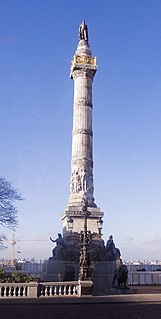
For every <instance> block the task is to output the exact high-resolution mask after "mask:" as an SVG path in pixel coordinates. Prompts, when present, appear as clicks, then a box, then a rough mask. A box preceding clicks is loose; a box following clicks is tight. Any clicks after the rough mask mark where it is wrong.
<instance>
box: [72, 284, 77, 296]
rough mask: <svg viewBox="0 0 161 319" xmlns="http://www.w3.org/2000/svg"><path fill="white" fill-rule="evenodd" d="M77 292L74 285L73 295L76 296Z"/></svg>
mask: <svg viewBox="0 0 161 319" xmlns="http://www.w3.org/2000/svg"><path fill="white" fill-rule="evenodd" d="M76 294H77V289H76V286H74V287H73V295H74V296H75V295H76Z"/></svg>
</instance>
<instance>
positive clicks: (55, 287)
mask: <svg viewBox="0 0 161 319" xmlns="http://www.w3.org/2000/svg"><path fill="white" fill-rule="evenodd" d="M56 291H57V286H54V296H56Z"/></svg>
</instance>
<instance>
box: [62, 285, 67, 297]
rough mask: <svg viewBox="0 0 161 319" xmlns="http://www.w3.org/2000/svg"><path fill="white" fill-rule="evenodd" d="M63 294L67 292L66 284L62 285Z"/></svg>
mask: <svg viewBox="0 0 161 319" xmlns="http://www.w3.org/2000/svg"><path fill="white" fill-rule="evenodd" d="M63 294H64V296H66V294H67V286H66V285H64V289H63Z"/></svg>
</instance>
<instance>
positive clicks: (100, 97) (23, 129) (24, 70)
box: [0, 0, 161, 260]
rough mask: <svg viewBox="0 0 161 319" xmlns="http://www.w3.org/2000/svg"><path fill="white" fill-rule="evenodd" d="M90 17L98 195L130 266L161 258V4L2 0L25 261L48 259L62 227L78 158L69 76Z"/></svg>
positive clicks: (4, 107) (7, 117)
mask: <svg viewBox="0 0 161 319" xmlns="http://www.w3.org/2000/svg"><path fill="white" fill-rule="evenodd" d="M83 19H84V20H85V21H86V23H87V25H88V28H89V41H90V46H91V49H92V53H93V56H96V57H97V60H98V66H99V67H98V71H97V74H96V76H95V79H94V83H93V104H94V109H93V130H94V184H95V194H94V195H95V200H96V204H97V205H98V206H99V207H101V210H102V211H104V213H105V215H104V228H103V234H104V236H103V238H104V240H105V241H106V240H107V239H108V236H109V235H110V234H113V236H114V240H115V243H116V246H117V247H119V248H120V250H121V252H122V258H123V259H127V260H137V259H141V260H144V259H149V260H152V259H159V260H161V249H160V248H161V228H160V225H161V147H160V143H161V142H160V140H161V124H160V123H161V54H160V52H161V41H160V38H161V2H160V0H133V1H131V0H121V1H120V0H111V1H108V0H102V1H85V0H82V1H70V0H68V1H65V0H62V1H59V2H58V1H54V0H46V1H43V0H39V1H38V0H35V1H33V0H14V1H13V0H6V1H0V114H1V117H0V118H1V125H0V145H1V156H0V175H1V176H4V177H6V179H8V180H10V181H12V182H13V185H14V186H15V187H16V188H18V189H19V190H20V192H21V193H22V194H23V195H24V197H25V198H26V200H25V201H24V202H21V203H20V204H19V205H18V207H19V215H18V218H19V227H18V229H17V231H16V233H15V238H16V241H17V244H16V252H17V251H18V250H19V251H21V254H19V255H18V254H17V253H16V257H20V256H21V257H32V256H35V257H36V258H48V257H49V256H50V255H51V249H52V243H51V242H50V241H49V236H52V237H56V235H57V233H58V232H61V230H62V222H61V215H62V212H63V210H64V209H65V206H66V204H67V201H68V196H69V178H70V160H71V131H72V105H73V81H72V80H70V79H69V70H70V62H71V60H72V57H73V55H74V52H75V50H76V46H77V42H78V37H77V33H78V28H79V24H80V23H81V21H82V20H83ZM1 231H2V232H6V233H7V235H8V238H9V239H11V238H12V232H11V231H7V230H6V229H3V228H2V229H1ZM32 239H35V241H32ZM40 239H41V240H42V241H39V240H40ZM19 240H20V241H19ZM22 240H24V241H22ZM29 240H31V241H29ZM5 255H6V256H9V255H10V247H9V246H8V249H7V250H6V251H3V252H0V257H1V256H5Z"/></svg>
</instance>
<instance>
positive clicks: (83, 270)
mask: <svg viewBox="0 0 161 319" xmlns="http://www.w3.org/2000/svg"><path fill="white" fill-rule="evenodd" d="M83 203H84V205H83V207H82V211H83V218H84V229H83V230H82V231H81V232H80V242H81V247H80V260H79V266H80V270H79V280H89V279H90V257H89V242H90V240H91V233H90V232H89V231H88V230H87V219H88V216H89V215H90V212H88V210H87V201H85V200H83Z"/></svg>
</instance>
